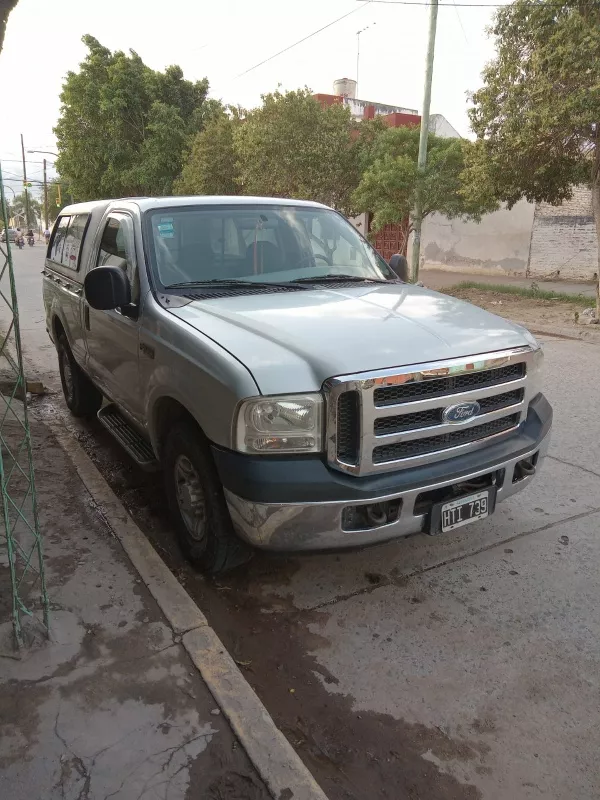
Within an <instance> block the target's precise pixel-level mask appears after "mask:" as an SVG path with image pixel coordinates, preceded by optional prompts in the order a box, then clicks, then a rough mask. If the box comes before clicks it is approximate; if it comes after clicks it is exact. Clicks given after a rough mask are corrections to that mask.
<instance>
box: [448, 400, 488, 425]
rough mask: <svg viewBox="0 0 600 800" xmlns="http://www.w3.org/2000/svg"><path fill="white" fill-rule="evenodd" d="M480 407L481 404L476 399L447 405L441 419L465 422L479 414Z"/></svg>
mask: <svg viewBox="0 0 600 800" xmlns="http://www.w3.org/2000/svg"><path fill="white" fill-rule="evenodd" d="M480 408H481V406H480V405H479V403H478V402H477V400H473V401H471V402H470V403H456V405H454V406H448V408H445V409H444V412H443V414H442V419H443V420H444V422H451V423H456V422H467V421H468V420H470V419H473V417H476V416H477V414H479V410H480Z"/></svg>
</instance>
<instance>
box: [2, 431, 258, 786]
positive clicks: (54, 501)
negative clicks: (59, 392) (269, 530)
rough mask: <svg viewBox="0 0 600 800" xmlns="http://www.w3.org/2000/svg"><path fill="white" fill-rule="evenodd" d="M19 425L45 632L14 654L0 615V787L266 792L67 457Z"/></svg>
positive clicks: (49, 439) (46, 436) (46, 434)
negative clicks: (37, 528)
mask: <svg viewBox="0 0 600 800" xmlns="http://www.w3.org/2000/svg"><path fill="white" fill-rule="evenodd" d="M32 435H33V442H34V459H35V464H36V480H37V490H38V499H39V511H40V523H41V528H42V530H43V532H44V540H45V552H46V568H47V581H48V592H49V596H50V602H51V630H52V638H51V641H50V642H47V641H46V640H45V639H43V638H42V637H40V636H35V637H34V640H33V643H32V645H31V646H30V647H29V648H28V649H26V650H25V651H24V652H23V653H22V654H21V656H20V658H15V657H14V653H13V654H12V655H11V652H10V650H9V642H10V634H11V631H10V623H9V622H6V623H5V622H3V624H2V626H0V729H1V731H2V734H1V735H0V797H3V798H11V800H42V798H43V800H54V799H55V798H56V800H58V798H61V799H62V800H64V799H65V798H67V800H76V798H85V800H92V799H93V798H106V797H111V798H113V800H132V798H141V797H144V798H145V800H150V799H152V800H154V799H155V798H156V800H158V798H162V799H163V800H164V799H165V798H167V797H168V798H171V799H172V800H179V799H180V798H181V799H182V798H192V797H193V798H198V800H199V799H200V798H202V800H205V799H206V800H212V799H213V798H214V800H266V798H268V797H271V794H270V792H268V791H267V789H266V787H265V785H264V784H263V782H262V780H261V779H260V778H259V776H258V774H257V772H256V771H255V769H254V767H253V765H252V764H251V763H250V761H249V759H248V757H247V755H246V753H245V751H244V749H243V748H242V746H241V745H240V744H239V743H238V741H237V739H236V737H235V736H234V734H233V733H232V730H231V729H230V727H229V724H228V722H227V721H226V719H225V717H224V716H223V715H222V713H221V712H220V710H219V707H218V706H217V703H216V702H215V700H214V699H213V696H212V695H211V693H210V691H209V690H208V688H207V686H206V685H205V683H204V681H203V680H202V678H201V677H200V675H199V673H198V671H197V670H196V669H195V667H194V665H193V663H192V661H191V660H190V658H189V656H188V654H187V652H186V651H185V649H184V647H183V646H182V644H181V637H180V636H178V635H176V634H175V633H174V631H173V629H172V628H171V627H170V625H169V624H168V622H167V620H166V619H165V617H164V616H163V614H162V612H161V611H160V609H159V607H158V605H157V603H156V602H155V600H154V599H153V597H152V596H151V595H150V593H149V591H148V589H147V588H146V586H145V585H144V583H143V582H142V580H141V578H140V577H139V575H138V574H137V572H135V570H134V569H133V567H132V566H131V563H130V562H129V560H128V558H127V556H126V555H125V553H124V551H123V549H122V547H121V545H120V544H119V542H118V541H117V540H116V539H115V538H114V537H113V536H112V533H111V531H110V529H109V528H108V526H107V525H106V524H105V522H104V521H103V518H102V515H101V513H100V511H99V509H98V508H97V506H96V504H95V503H94V501H93V500H92V498H91V496H90V494H89V493H88V491H87V490H86V488H85V486H84V484H83V483H82V482H81V480H80V478H79V476H78V474H77V472H76V470H75V467H74V465H73V464H72V463H71V461H70V459H69V458H68V457H67V455H66V453H65V452H64V451H63V450H62V448H61V447H60V446H59V445H58V443H57V441H56V439H55V438H54V437H53V435H52V434H51V432H50V431H49V429H48V428H47V427H46V426H45V425H44V424H42V423H41V422H35V423H34V424H33V431H32ZM7 573H8V570H7V568H6V566H1V565H0V596H1V595H4V600H6V599H7V596H8V595H7V589H8V584H7ZM7 616H8V615H4V614H3V615H2V619H3V620H5V619H7ZM30 643H31V642H30Z"/></svg>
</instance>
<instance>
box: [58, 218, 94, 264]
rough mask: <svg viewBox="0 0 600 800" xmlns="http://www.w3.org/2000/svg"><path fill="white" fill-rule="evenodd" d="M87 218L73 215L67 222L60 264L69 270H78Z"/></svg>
mask: <svg viewBox="0 0 600 800" xmlns="http://www.w3.org/2000/svg"><path fill="white" fill-rule="evenodd" d="M89 218H90V215H89V214H74V215H73V216H72V217H71V221H70V222H69V227H68V228H67V235H66V237H65V246H64V248H63V253H62V264H63V266H65V267H69V269H79V254H80V252H81V245H82V243H83V237H84V235H85V229H86V228H87V224H88V220H89Z"/></svg>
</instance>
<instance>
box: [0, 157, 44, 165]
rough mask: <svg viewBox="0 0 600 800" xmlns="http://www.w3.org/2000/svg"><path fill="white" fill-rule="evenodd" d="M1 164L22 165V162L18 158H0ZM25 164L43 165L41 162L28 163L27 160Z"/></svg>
mask: <svg viewBox="0 0 600 800" xmlns="http://www.w3.org/2000/svg"><path fill="white" fill-rule="evenodd" d="M0 161H2V163H3V164H22V163H23V161H22V159H20V158H0ZM25 163H26V164H43V163H44V162H43V161H30V160H29V159H28V158H26V159H25Z"/></svg>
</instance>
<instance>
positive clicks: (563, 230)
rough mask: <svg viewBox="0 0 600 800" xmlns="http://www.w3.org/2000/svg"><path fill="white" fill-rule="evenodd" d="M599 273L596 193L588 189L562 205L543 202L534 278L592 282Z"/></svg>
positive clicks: (534, 243) (536, 226)
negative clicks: (593, 194) (581, 279)
mask: <svg viewBox="0 0 600 800" xmlns="http://www.w3.org/2000/svg"><path fill="white" fill-rule="evenodd" d="M597 272H598V240H597V237H596V226H595V224H594V215H593V211H592V193H591V191H590V190H589V189H588V188H587V187H585V186H578V187H576V188H575V189H574V190H573V197H572V198H571V199H570V200H565V202H564V203H562V205H560V206H551V205H549V204H548V203H539V204H538V205H537V207H536V210H535V217H534V220H533V231H532V235H531V252H530V257H529V272H528V274H529V275H531V276H540V277H542V276H543V277H548V276H552V277H557V278H571V279H579V278H585V279H591V278H594V277H596V274H597Z"/></svg>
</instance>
